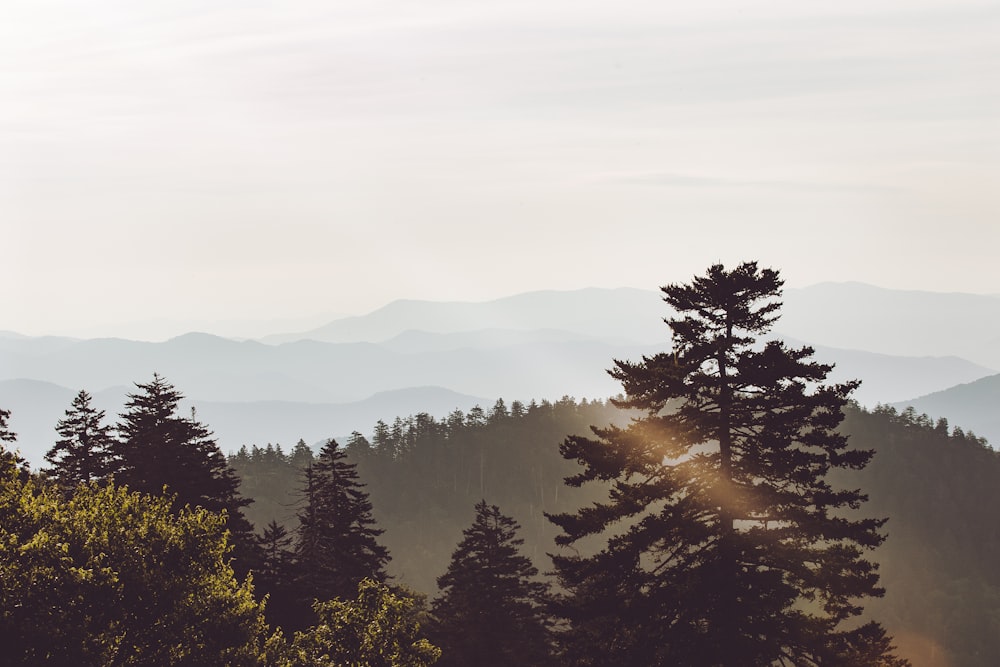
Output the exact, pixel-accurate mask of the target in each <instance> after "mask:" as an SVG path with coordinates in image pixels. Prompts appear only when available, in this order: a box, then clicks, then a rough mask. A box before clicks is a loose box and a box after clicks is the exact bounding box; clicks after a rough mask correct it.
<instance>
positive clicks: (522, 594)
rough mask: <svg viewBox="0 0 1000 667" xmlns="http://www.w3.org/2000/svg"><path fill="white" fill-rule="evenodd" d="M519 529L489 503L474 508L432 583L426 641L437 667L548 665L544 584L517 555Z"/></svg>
mask: <svg viewBox="0 0 1000 667" xmlns="http://www.w3.org/2000/svg"><path fill="white" fill-rule="evenodd" d="M519 529H520V526H519V525H518V524H517V522H516V521H514V519H512V518H510V517H508V516H504V515H503V514H502V513H501V512H500V508H499V507H497V506H496V505H487V504H486V501H485V500H483V501H480V502H479V503H477V504H476V518H475V520H474V521H473V523H472V526H470V527H469V528H467V529H466V530H465V531H464V532H463V538H462V541H461V542H459V544H458V548H457V549H456V550H455V552H454V553H453V554H452V557H451V564H450V565H449V566H448V571H447V572H445V573H444V575H442V576H441V577H439V578H438V586H439V587H440V589H441V594H440V595H439V596H438V598H437V599H436V600H434V605H433V609H432V613H433V614H434V616H435V618H436V619H437V622H436V624H435V626H436V627H435V632H433V633H432V641H434V642H435V643H436V644H437V645H438V646H440V647H441V648H442V650H443V654H442V658H441V661H440V663H439V664H440V665H442V666H444V667H462V666H464V665H478V666H479V667H506V666H507V665H535V666H541V665H547V664H552V642H551V634H550V630H549V624H548V621H547V617H546V609H545V605H546V603H547V600H548V586H547V585H546V584H545V583H544V582H541V581H538V580H537V579H536V577H537V575H538V570H537V569H536V568H535V566H533V565H532V564H531V561H530V560H529V559H528V558H527V557H525V556H523V555H521V554H520V553H519V547H520V546H521V544H523V543H524V540H522V539H520V538H518V537H517V531H518V530H519Z"/></svg>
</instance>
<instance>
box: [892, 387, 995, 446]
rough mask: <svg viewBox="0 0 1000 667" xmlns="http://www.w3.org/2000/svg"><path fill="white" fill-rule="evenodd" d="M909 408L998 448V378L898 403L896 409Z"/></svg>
mask: <svg viewBox="0 0 1000 667" xmlns="http://www.w3.org/2000/svg"><path fill="white" fill-rule="evenodd" d="M910 405H912V406H913V408H914V409H915V410H916V411H917V413H918V414H923V413H926V414H928V415H930V416H931V417H934V418H935V419H937V418H939V417H945V418H947V419H948V422H949V423H950V424H951V425H952V426H961V427H962V428H963V429H965V430H972V431H975V433H976V435H979V436H982V437H984V438H986V439H987V440H989V441H990V444H991V445H993V446H994V447H997V446H998V445H1000V374H998V375H991V376H989V377H984V378H981V379H979V380H976V381H975V382H968V383H965V384H960V385H958V386H955V387H951V388H949V389H945V390H943V391H936V392H934V393H932V394H927V395H926V396H920V397H918V398H914V399H911V400H908V401H900V402H898V403H896V404H895V407H897V408H899V409H905V408H906V407H907V406H910Z"/></svg>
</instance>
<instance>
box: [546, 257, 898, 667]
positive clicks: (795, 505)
mask: <svg viewBox="0 0 1000 667" xmlns="http://www.w3.org/2000/svg"><path fill="white" fill-rule="evenodd" d="M781 286H782V281H781V280H780V278H779V276H778V273H777V272H776V271H773V270H770V269H763V270H762V269H759V268H758V267H757V265H756V263H744V264H741V265H740V266H739V267H737V268H736V269H735V270H732V271H727V270H726V269H725V268H724V267H723V266H721V265H715V266H712V267H711V268H710V269H709V270H708V273H707V275H705V276H704V277H696V278H695V279H694V281H693V282H692V283H690V284H674V285H669V286H667V287H664V288H662V289H663V293H664V301H666V302H667V304H669V305H670V306H671V307H672V308H673V309H674V310H675V312H676V313H677V316H676V317H674V318H672V319H669V320H667V323H668V324H669V326H670V328H671V330H672V332H673V349H672V351H671V352H670V353H661V354H657V355H655V356H652V357H645V358H643V360H642V361H641V362H639V363H631V362H624V361H616V362H615V368H614V369H613V370H612V371H611V375H612V376H613V377H615V378H616V379H617V380H619V381H621V382H622V385H623V388H624V391H625V397H624V398H623V399H621V400H619V401H617V404H618V405H619V406H621V407H623V408H628V409H632V410H637V411H641V412H642V413H643V414H644V416H642V417H638V418H636V419H634V420H633V422H632V423H631V424H630V425H629V426H627V427H625V428H617V427H609V428H603V429H596V428H595V429H594V433H595V434H596V435H597V436H598V437H597V438H596V439H592V438H585V437H570V438H568V439H566V440H565V442H564V443H563V445H562V448H561V451H562V453H563V456H564V457H565V458H567V459H570V460H576V461H577V462H579V463H580V464H581V465H582V466H583V470H582V471H581V472H579V473H578V474H576V475H574V476H572V477H569V478H567V483H568V484H570V485H571V486H580V485H583V484H585V483H587V482H593V481H603V482H606V483H610V487H611V488H610V492H609V494H608V496H607V499H606V500H605V501H601V502H597V503H595V504H594V505H592V506H589V507H585V508H583V509H581V510H579V511H578V512H576V513H569V514H558V515H554V516H552V517H550V518H551V519H552V521H554V522H555V523H556V524H557V525H558V526H559V527H560V528H561V529H562V531H563V534H562V535H561V536H559V537H558V538H557V543H558V544H560V545H565V546H569V545H576V546H577V547H581V548H585V546H586V543H587V541H588V540H587V538H591V539H592V540H597V541H598V543H599V544H600V545H601V548H600V549H599V550H598V551H597V552H596V553H588V555H580V554H573V555H566V554H565V553H563V554H559V555H557V556H554V557H553V561H554V564H555V567H556V572H557V574H558V576H559V578H560V581H561V583H562V584H563V586H564V587H565V589H566V590H567V591H568V595H567V596H566V597H565V598H564V599H563V601H562V605H561V613H562V614H563V615H564V616H565V617H566V618H567V619H569V621H570V622H571V624H572V625H571V630H570V632H569V634H568V637H567V642H566V646H567V651H568V653H569V657H570V660H571V662H573V663H574V664H578V665H598V664H600V665H604V664H633V665H639V664H641V665H706V666H709V665H712V666H715V665H721V666H726V667H731V666H735V665H772V664H794V665H834V664H836V665H857V666H861V665H896V664H906V663H905V662H903V661H900V660H898V659H897V658H895V657H893V656H892V654H891V651H892V647H891V646H890V640H889V638H888V637H887V636H886V634H885V632H884V630H883V628H882V627H881V626H880V625H879V624H877V623H875V622H869V623H864V624H855V625H854V627H848V628H845V622H846V621H849V620H850V619H852V618H854V617H856V616H857V615H859V614H860V613H861V611H862V608H861V606H860V604H859V600H860V599H861V598H864V597H868V596H881V595H882V594H883V590H882V589H880V588H879V587H878V575H877V572H876V569H877V566H876V565H875V564H873V563H871V562H869V561H868V560H865V558H864V557H863V556H864V554H865V551H867V550H870V549H873V548H875V547H876V546H878V545H879V544H881V543H882V541H883V537H882V536H881V535H879V533H878V529H879V527H880V526H881V525H882V524H883V523H884V521H882V520H875V519H854V518H848V517H847V514H846V510H849V509H856V508H857V507H858V506H859V505H860V504H861V503H862V502H863V501H864V500H865V499H866V498H865V496H864V495H863V494H862V493H861V492H860V491H859V490H839V489H835V488H833V487H832V486H831V484H830V483H829V482H828V481H827V479H826V474H827V472H828V471H830V470H831V469H838V468H843V469H860V468H863V467H864V466H865V465H866V464H867V462H868V460H869V459H870V457H871V454H872V453H871V452H870V451H860V450H856V449H850V448H848V443H847V440H846V438H845V437H844V436H842V435H841V434H839V433H838V432H837V430H836V429H837V426H838V425H839V424H840V422H841V420H842V419H843V412H842V408H843V407H844V405H845V403H846V402H847V397H848V394H849V393H850V391H851V390H853V388H854V387H856V385H857V383H855V382H849V383H845V384H840V385H832V384H824V380H825V378H826V375H827V373H828V372H829V371H830V369H831V367H830V366H828V365H824V364H819V363H816V362H814V361H811V360H810V357H811V355H812V352H813V351H812V350H811V349H810V348H808V347H805V348H801V349H789V348H787V347H786V346H785V345H784V344H782V343H780V342H766V343H764V344H762V345H756V344H755V343H756V339H757V337H758V336H761V335H763V334H766V333H767V332H768V331H769V330H770V328H771V326H772V324H773V322H774V321H775V320H776V319H777V317H778V311H779V308H780V303H779V302H778V298H779V297H780V294H781Z"/></svg>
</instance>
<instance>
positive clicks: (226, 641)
mask: <svg viewBox="0 0 1000 667" xmlns="http://www.w3.org/2000/svg"><path fill="white" fill-rule="evenodd" d="M229 551H230V547H229V544H228V541H227V537H226V526H225V517H223V516H219V515H215V514H212V513H210V512H207V511H205V510H201V509H198V510H190V509H185V510H182V511H181V512H179V513H174V512H172V511H171V502H170V500H169V499H167V498H156V497H150V496H145V495H142V494H138V493H133V492H129V491H128V490H127V489H124V488H120V487H115V486H113V485H108V486H103V487H98V486H96V485H84V486H81V487H79V488H78V489H77V490H76V492H75V493H74V494H73V496H72V497H71V498H70V499H68V500H67V499H65V498H64V497H63V496H62V494H61V493H58V492H56V490H55V489H54V488H52V487H48V486H45V485H40V484H39V483H38V482H36V481H35V480H32V479H29V480H22V479H20V478H19V476H18V475H17V474H15V472H14V471H13V470H12V469H8V470H6V471H5V472H4V475H3V479H2V482H0V587H2V607H0V608H2V612H0V613H2V615H0V635H2V636H3V637H4V638H5V654H6V655H7V656H8V657H9V658H10V659H12V660H15V661H16V662H17V664H25V665H31V664H54V663H55V664H80V665H87V664H94V665H104V664H119V665H206V666H208V665H219V664H242V663H241V661H250V660H253V659H255V657H254V656H255V654H256V650H257V649H256V645H257V643H258V641H259V640H260V637H261V636H262V635H263V632H264V629H265V626H264V622H263V615H262V611H263V605H262V603H260V602H258V601H256V600H255V599H254V597H253V589H252V587H251V585H250V583H249V581H247V582H244V583H242V584H240V583H239V582H237V581H236V579H235V577H234V575H233V571H232V569H231V568H230V567H229V565H228V557H229Z"/></svg>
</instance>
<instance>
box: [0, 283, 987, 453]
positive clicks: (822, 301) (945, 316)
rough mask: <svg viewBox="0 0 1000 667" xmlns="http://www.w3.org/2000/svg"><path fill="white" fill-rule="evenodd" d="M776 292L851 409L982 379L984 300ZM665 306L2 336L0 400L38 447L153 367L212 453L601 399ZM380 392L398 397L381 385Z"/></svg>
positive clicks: (119, 395) (603, 300) (854, 291)
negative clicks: (259, 329)
mask: <svg viewBox="0 0 1000 667" xmlns="http://www.w3.org/2000/svg"><path fill="white" fill-rule="evenodd" d="M784 301H785V306H784V308H783V315H782V318H781V319H780V320H779V322H778V326H777V330H778V337H782V338H784V339H785V340H786V341H788V342H789V344H803V343H804V342H808V343H809V344H811V345H813V346H814V347H815V348H816V358H817V359H819V360H821V361H824V362H830V363H835V364H836V369H835V370H834V373H833V375H832V379H834V380H837V381H842V380H847V379H853V378H860V379H862V380H863V384H862V386H861V388H860V389H859V390H858V392H857V393H856V396H855V397H856V399H857V400H858V401H859V402H860V403H862V404H863V405H867V406H873V405H875V404H876V403H907V402H912V401H909V400H908V399H911V398H912V397H916V396H921V397H923V396H925V395H933V394H935V392H941V391H943V390H946V389H948V388H949V387H954V386H955V385H964V384H968V383H973V384H972V385H971V386H972V387H973V389H971V390H969V391H971V392H973V393H975V394H976V395H977V396H978V395H979V394H980V393H982V392H987V393H989V391H990V390H989V387H991V386H992V385H988V383H986V384H980V383H976V382H974V381H976V380H979V379H980V378H985V377H987V376H992V375H994V374H995V373H996V370H995V369H997V368H1000V345H998V344H997V343H998V342H1000V298H998V297H995V296H981V295H970V294H939V293H930V292H906V291H897V290H885V289H880V288H876V287H871V286H869V285H862V284H858V283H824V284H821V285H815V286H813V287H809V288H804V289H789V290H786V293H785V298H784ZM669 315H670V313H669V312H668V310H667V308H666V306H665V305H664V304H663V302H662V301H661V299H660V295H659V293H658V292H656V291H652V290H637V289H624V288H623V289H596V288H592V289H584V290H577V291H570V292H551V291H546V292H532V293H527V294H519V295H515V296H511V297H507V298H504V299H497V300H494V301H488V302H482V303H458V302H452V303H436V302H425V301H397V302H393V303H391V304H389V305H387V306H385V307H384V308H380V309H378V310H376V311H374V312H372V313H369V314H368V315H364V316H360V317H349V318H341V319H337V320H334V321H332V322H330V323H329V324H327V325H324V326H322V327H320V328H317V329H313V330H309V331H304V332H301V333H290V334H283V335H281V336H272V337H266V338H264V339H262V340H260V341H253V340H242V341H238V340H232V339H226V338H221V337H218V336H212V335H208V334H201V333H190V334H186V335H183V336H179V337H177V338H173V339H171V340H169V341H166V342H162V343H148V342H137V341H129V340H122V339H113V338H103V339H90V340H76V339H70V338H59V337H26V336H20V335H18V334H14V333H6V332H0V406H2V407H5V408H7V409H11V410H13V411H14V413H15V414H14V417H13V419H14V425H15V430H16V429H17V428H21V430H22V440H21V447H22V449H25V450H26V451H27V450H28V449H29V448H30V449H33V450H37V449H38V448H39V447H42V444H41V442H39V443H38V444H37V445H35V444H33V445H30V446H29V445H28V441H27V440H25V439H24V438H26V437H28V436H29V435H30V434H32V433H37V434H38V436H37V437H39V438H42V439H43V440H44V442H45V443H46V444H45V445H44V447H45V448H47V447H48V446H49V445H48V443H50V442H51V438H52V427H53V425H54V423H55V420H56V419H58V418H59V417H60V416H61V415H62V411H63V410H65V408H66V407H68V406H69V402H70V400H71V399H72V396H73V395H74V394H75V393H76V391H78V390H79V389H87V390H88V391H90V392H91V393H92V394H95V400H97V403H98V405H103V406H105V409H107V410H108V413H109V415H116V414H117V413H118V411H120V409H121V406H122V404H123V400H124V395H125V393H126V392H127V391H128V389H127V388H128V387H132V383H133V382H145V381H147V380H149V379H150V378H151V376H152V374H153V372H154V371H155V372H158V373H160V374H161V375H163V376H165V377H166V378H167V379H168V380H169V381H170V382H171V383H173V384H174V385H175V386H176V387H177V388H178V389H179V390H180V391H181V392H182V393H184V394H185V395H186V396H188V397H189V398H190V399H191V404H193V405H195V407H196V408H197V410H198V412H199V418H200V419H202V420H203V421H205V422H206V423H207V424H209V425H210V426H211V427H212V428H213V429H215V431H216V433H217V434H218V435H219V438H220V442H221V443H222V444H223V446H224V447H225V448H227V449H232V448H236V447H238V446H239V445H240V444H244V443H258V444H261V443H264V442H267V441H277V442H282V443H293V442H294V441H295V440H297V439H298V438H300V437H303V438H305V439H306V440H307V441H310V442H312V441H313V440H312V439H311V436H310V434H312V433H317V434H319V435H317V436H315V437H316V438H317V439H319V438H322V437H328V436H330V435H336V434H338V433H341V434H342V433H344V432H345V431H344V430H343V428H341V427H340V426H339V424H341V423H346V422H344V421H341V420H340V415H346V414H349V413H350V414H352V415H354V416H355V417H356V418H355V419H353V421H351V423H352V424H355V425H353V426H351V430H353V429H354V428H357V429H358V430H361V431H362V432H365V433H366V434H367V433H368V432H369V431H370V428H371V425H372V424H373V423H374V421H375V420H377V419H378V418H383V419H386V420H391V419H392V418H393V417H395V416H397V415H404V416H405V415H406V414H410V413H413V412H419V411H427V412H432V413H433V411H434V410H436V409H438V408H440V410H443V411H444V412H448V411H450V410H451V409H453V408H462V409H467V408H469V407H471V406H472V405H474V404H476V403H492V402H493V401H494V400H496V398H497V397H504V398H505V399H507V401H508V402H509V401H511V400H513V399H521V400H530V399H532V398H535V399H543V398H547V399H558V398H560V397H561V396H563V395H572V396H575V397H577V398H582V397H588V398H606V397H608V396H610V395H613V394H615V393H617V392H618V390H619V387H618V385H617V384H616V383H615V382H614V381H613V380H612V379H611V378H610V377H609V376H608V375H607V373H605V369H607V368H609V367H610V366H611V365H612V364H613V359H638V358H640V357H641V356H643V355H648V354H654V353H656V352H659V351H663V350H665V349H667V348H668V347H669V330H668V329H667V327H666V325H665V324H664V323H663V318H664V317H668V316H669ZM29 380H30V381H35V382H36V384H31V383H27V384H25V383H24V381H29ZM427 387H433V388H435V389H426V388H427ZM385 392H389V393H385ZM379 396H382V397H383V398H381V399H377V397H379ZM393 396H395V397H396V398H397V399H399V400H395V401H394V400H389V399H388V398H386V397H393ZM400 397H406V399H405V400H402V399H400ZM928 398H929V397H928ZM383 399H385V400H383ZM411 399H412V400H411ZM102 400H103V401H104V403H102V402H101V401H102ZM921 400H923V399H921ZM421 401H425V402H426V403H424V404H422V403H421ZM449 401H451V402H452V403H453V405H449V406H446V405H445V404H446V403H448V402H449ZM984 401H985V402H987V403H988V401H986V400H985V399H983V400H979V401H978V402H977V401H972V402H971V403H968V405H972V404H975V405H980V404H984ZM927 404H928V405H931V403H927ZM965 404H966V403H963V401H962V400H956V401H953V402H952V403H949V404H947V405H944V407H943V408H941V409H944V410H947V411H951V414H949V413H948V412H944V413H942V414H945V416H948V417H949V419H951V421H952V423H954V424H965V423H968V424H969V427H971V428H973V429H974V430H975V431H976V432H977V433H979V434H980V435H984V436H986V437H990V436H989V433H990V430H989V428H988V427H987V428H976V427H975V426H973V425H972V423H973V422H972V421H970V420H969V419H967V418H965V417H963V416H960V415H965V414H967V413H968V412H969V411H968V410H965V409H964V408H963V407H962V406H963V405H965ZM993 404H994V405H995V404H996V403H995V402H994V403H993ZM933 405H934V409H935V410H938V403H936V402H935V403H934V404H933ZM345 406H351V407H345ZM369 407H370V408H371V409H370V410H369ZM484 407H486V406H485V405H484ZM918 409H921V408H919V406H918ZM963 410H964V411H963ZM928 411H929V412H930V411H931V410H930V409H928ZM956 411H959V412H956ZM988 414H989V412H988V411H987V412H984V413H977V415H978V417H977V419H978V420H980V421H981V420H982V419H984V418H985V417H986V415H988ZM53 416H54V418H53ZM43 417H44V428H43V425H42V421H43ZM324 420H325V424H326V425H325V426H322V425H321V424H323V423H324ZM36 422H37V423H36ZM18 423H22V424H24V426H22V427H18V426H17V424H18ZM346 432H349V431H346ZM43 436H44V437H43ZM32 437H35V436H32ZM997 439H998V440H1000V437H998V438H997Z"/></svg>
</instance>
